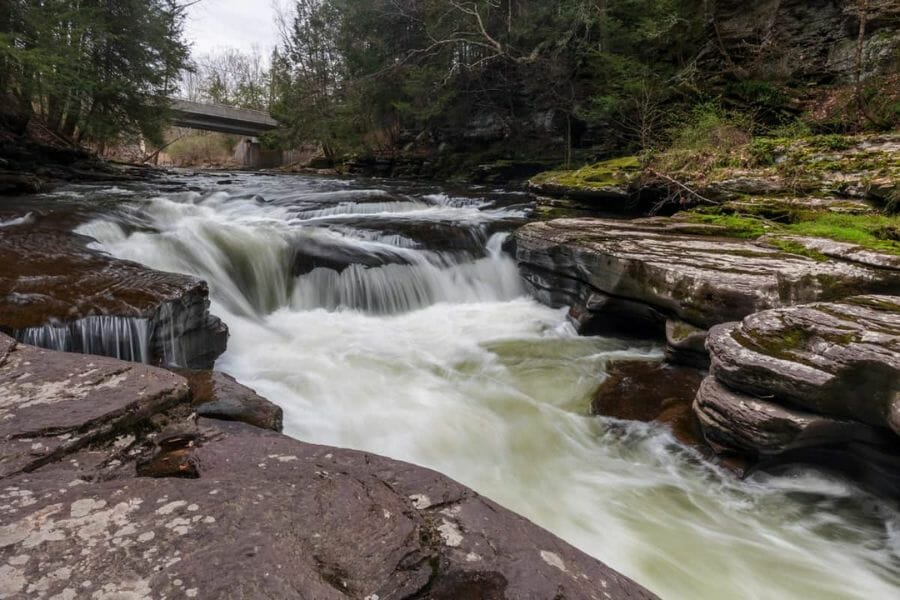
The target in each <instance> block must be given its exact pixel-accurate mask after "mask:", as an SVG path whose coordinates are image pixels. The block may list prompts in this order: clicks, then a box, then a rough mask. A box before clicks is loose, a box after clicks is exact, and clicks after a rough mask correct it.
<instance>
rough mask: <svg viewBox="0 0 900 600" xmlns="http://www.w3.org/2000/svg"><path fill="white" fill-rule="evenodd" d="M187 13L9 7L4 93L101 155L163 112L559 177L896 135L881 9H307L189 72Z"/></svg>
mask: <svg viewBox="0 0 900 600" xmlns="http://www.w3.org/2000/svg"><path fill="white" fill-rule="evenodd" d="M191 4H192V3H191V2H183V1H181V0H154V1H151V2H138V1H133V0H129V1H124V2H111V1H102V0H95V1H81V0H44V1H40V2H30V1H24V0H18V1H12V2H6V3H4V4H3V7H2V8H0V23H3V24H4V26H3V30H2V32H0V61H2V66H3V68H2V70H0V90H2V92H3V94H4V97H6V98H7V99H8V102H7V104H14V105H15V106H17V107H18V110H19V111H20V112H25V113H28V114H29V115H30V114H34V115H36V116H38V117H40V119H41V120H42V122H43V123H46V126H47V127H48V128H49V129H50V130H51V131H53V132H55V133H56V134H58V135H60V136H62V137H64V138H67V139H74V140H76V141H84V142H93V143H95V144H96V143H103V144H105V143H108V142H112V141H114V140H116V139H120V138H121V136H123V135H124V136H132V137H133V136H134V135H135V134H142V135H143V136H144V137H145V138H146V139H150V140H154V141H161V140H162V124H163V123H164V117H165V108H166V107H165V104H166V102H165V98H166V97H167V96H183V97H187V98H191V99H199V100H204V101H207V102H213V103H220V104H229V105H233V106H238V107H244V108H253V109H258V110H268V111H270V112H271V113H272V114H273V116H275V117H276V118H277V119H278V120H279V121H280V122H281V123H282V124H283V125H284V127H283V128H282V129H281V130H280V131H279V132H278V133H277V134H276V135H273V136H271V137H270V138H269V139H267V140H266V142H267V143H268V144H269V145H272V146H276V147H284V148H289V147H292V146H295V145H298V144H310V143H312V144H318V145H319V146H320V148H321V149H322V152H323V153H324V154H325V155H326V156H327V157H328V158H329V159H332V160H339V159H341V158H342V157H346V156H348V155H358V154H375V155H388V156H396V155H399V154H404V153H405V154H413V155H414V154H417V153H419V154H421V153H423V152H426V153H427V152H431V151H433V150H434V149H437V148H444V149H445V150H448V151H449V152H456V153H467V154H472V153H476V154H478V158H485V157H486V158H488V159H493V158H498V159H499V158H507V159H528V158H532V159H542V160H546V161H549V162H551V163H557V164H563V163H565V164H566V165H568V164H570V163H572V162H573V160H574V161H576V162H579V163H583V162H587V161H589V160H591V159H596V158H600V157H604V156H613V155H622V154H631V153H635V152H650V151H654V150H658V149H660V148H664V147H668V146H671V145H672V144H673V143H676V142H677V141H678V140H679V139H682V140H683V138H684V137H685V136H688V137H690V136H691V135H693V133H695V132H697V131H698V130H704V129H715V130H717V131H718V130H721V131H725V132H726V134H727V135H726V137H727V136H728V135H731V136H733V135H737V136H738V137H742V136H750V135H754V134H759V133H774V134H776V135H782V136H783V135H798V134H804V133H848V132H855V131H862V130H875V131H878V130H890V129H892V128H895V127H896V125H897V122H898V115H900V92H897V89H898V88H900V86H898V68H897V65H898V57H897V53H896V50H893V49H892V47H891V46H890V44H889V43H887V42H884V43H881V44H880V45H879V41H878V38H877V36H872V35H871V34H872V30H873V27H883V26H884V24H885V22H888V23H896V21H897V19H898V18H900V11H898V9H896V6H895V5H894V3H893V2H890V1H889V0H857V1H854V2H846V3H838V4H839V5H840V4H843V5H844V6H843V7H841V8H838V9H833V8H832V9H831V11H832V12H834V11H835V10H837V11H838V13H837V14H827V13H828V11H827V10H826V9H825V8H822V10H819V11H816V10H813V9H809V11H808V12H809V14H805V13H804V12H803V10H806V9H803V8H802V7H801V8H800V9H797V10H799V11H800V12H799V13H798V14H799V17H798V16H797V15H795V19H796V20H798V22H786V23H785V22H776V21H775V20H772V21H771V22H768V23H765V22H763V23H760V22H759V19H758V16H759V15H755V14H754V13H753V11H747V14H746V16H745V17H744V16H742V13H741V11H742V10H743V9H742V8H741V3H738V2H733V1H728V0H718V1H714V0H554V1H538V0H477V1H460V0H373V1H371V2H357V1H355V0H298V1H296V2H292V3H287V4H286V5H283V6H282V9H281V10H280V12H279V14H278V17H277V19H278V31H279V36H278V37H279V39H277V40H271V41H270V42H271V44H270V46H271V47H273V48H274V50H273V51H272V52H271V55H269V54H268V53H263V52H261V51H259V50H256V51H253V52H249V53H247V52H241V51H238V50H223V51H222V52H220V53H218V54H214V55H206V56H199V57H194V58H193V59H190V58H189V54H188V51H189V49H188V46H187V45H186V42H185V40H184V39H183V21H184V14H185V10H186V8H187V7H189V6H190V5H191ZM763 4H765V3H763ZM794 4H800V5H802V4H803V3H794ZM825 4H828V3H825ZM754 10H757V9H754ZM759 10H762V9H759ZM797 10H795V11H794V12H795V13H797ZM803 17H806V18H808V19H809V21H808V22H806V21H804V20H799V19H800V18H803ZM743 21H746V22H747V23H750V25H749V26H748V25H747V23H744V22H743ZM873 24H874V25H873ZM835 27H839V28H841V29H842V30H843V31H841V32H835V31H834V28H835ZM867 27H868V31H867ZM838 33H840V35H841V37H843V38H844V41H847V40H849V41H848V42H847V43H846V44H844V45H845V46H846V47H837V46H835V47H831V46H829V44H833V42H832V40H833V39H835V38H836V36H837V35H838ZM829 36H830V37H829ZM841 43H843V42H841ZM482 155H483V156H482Z"/></svg>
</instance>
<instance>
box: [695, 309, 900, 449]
mask: <svg viewBox="0 0 900 600" xmlns="http://www.w3.org/2000/svg"><path fill="white" fill-rule="evenodd" d="M707 346H708V348H709V351H710V355H711V359H712V367H711V374H712V375H713V376H715V378H716V379H717V380H718V381H719V382H721V383H724V384H725V385H727V386H728V387H730V388H731V389H733V390H736V391H739V392H742V393H744V394H749V395H752V396H757V397H760V398H773V399H775V401H777V402H779V403H781V404H789V405H793V406H796V407H800V408H802V409H804V410H807V411H810V412H813V413H815V414H820V415H827V416H830V417H835V418H838V419H852V420H855V421H859V422H862V423H867V424H869V425H874V426H877V427H886V428H889V429H892V430H893V431H894V432H895V433H898V434H900V298H897V297H890V296H857V297H852V298H848V299H846V300H844V301H842V302H830V303H816V304H810V305H804V306H795V307H790V308H782V309H775V310H768V311H763V312H760V313H756V314H753V315H750V316H749V317H747V318H746V319H744V320H743V321H742V322H741V323H729V324H723V325H719V326H717V327H714V328H713V329H712V330H711V331H710V335H709V340H708V342H707Z"/></svg>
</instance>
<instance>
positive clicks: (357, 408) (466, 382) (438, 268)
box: [0, 174, 900, 600]
mask: <svg viewBox="0 0 900 600" xmlns="http://www.w3.org/2000/svg"><path fill="white" fill-rule="evenodd" d="M45 201H46V202H62V201H64V202H70V203H76V204H81V205H85V206H102V210H99V211H95V212H98V213H99V214H96V215H94V216H93V217H91V218H89V219H88V220H87V222H84V223H81V224H80V225H78V228H77V230H78V231H79V232H80V233H83V234H85V235H88V236H91V237H93V238H94V239H95V240H97V242H96V246H97V247H98V248H100V249H102V250H104V251H106V252H109V253H111V254H113V255H115V256H117V257H120V258H126V259H131V260H135V261H138V262H140V263H143V264H145V265H148V266H150V267H153V268H156V269H161V270H168V271H175V272H181V273H186V274H193V275H197V276H199V277H202V278H203V279H205V280H206V281H207V282H208V283H209V285H210V289H211V295H212V298H213V306H212V312H213V313H214V314H215V315H217V316H219V317H221V318H222V319H223V320H224V321H225V322H226V323H227V325H228V327H229V329H230V331H231V338H230V340H229V343H228V351H227V352H226V354H225V355H223V356H222V357H221V358H220V359H219V361H218V363H217V368H218V369H220V370H223V371H225V372H227V373H229V374H231V375H233V376H234V377H236V378H237V379H238V380H239V381H241V382H242V383H244V384H246V385H249V386H250V387H252V388H254V389H256V390H257V391H258V392H259V393H261V394H262V395H264V396H266V397H267V398H269V399H271V400H272V401H273V402H275V403H277V404H279V405H280V406H281V407H282V408H283V409H284V412H285V433H287V434H289V435H291V436H294V437H297V438H299V439H302V440H304V441H308V442H313V443H320V444H327V445H333V446H340V447H348V448H355V449H361V450H366V451H371V452H375V453H378V454H383V455H387V456H389V457H392V458H396V459H401V460H405V461H409V462H412V463H416V464H419V465H424V466H427V467H430V468H433V469H435V470H437V471H440V472H442V473H444V474H447V475H449V476H451V477H453V478H455V479H457V480H458V481H460V482H462V483H463V484H465V485H467V486H470V487H472V488H473V489H475V490H476V491H478V492H480V493H482V494H484V495H486V496H488V497H490V498H492V499H494V500H495V501H497V502H499V503H500V504H503V505H504V506H506V507H508V508H510V509H512V510H514V511H516V512H518V513H520V514H522V515H524V516H526V517H528V518H529V519H531V520H533V521H534V522H536V523H538V524H539V525H541V526H543V527H545V528H547V529H549V530H550V531H552V532H554V533H555V534H557V535H559V536H560V537H562V538H563V539H565V540H566V541H568V542H570V543H572V544H574V545H575V546H577V547H579V548H581V549H582V550H584V551H586V552H587V553H589V554H591V555H593V556H595V557H597V558H598V559H600V560H602V561H604V562H605V563H607V564H608V565H610V566H611V567H613V568H614V569H617V570H619V571H621V572H622V573H624V574H626V575H628V576H630V577H632V578H634V579H635V580H636V581H638V582H640V583H641V584H642V585H644V586H646V587H648V588H649V589H651V590H653V591H654V592H656V593H658V594H659V595H661V596H662V597H664V598H674V599H678V598H681V599H685V600H695V599H701V598H710V599H720V598H748V599H749V598H759V599H766V600H768V599H776V598H786V599H787V598H817V599H831V598H834V599H843V598H861V599H862V598H866V599H871V598H889V597H894V596H895V595H896V594H897V593H898V589H900V513H898V512H897V511H896V509H895V507H891V506H889V505H888V504H887V503H886V502H884V501H881V500H879V499H877V498H875V497H873V496H870V495H868V494H866V493H864V492H862V491H860V490H859V489H857V488H856V487H855V486H853V485H852V484H850V483H848V482H846V481H844V480H842V479H839V478H836V477H834V476H831V475H827V474H824V473H821V472H817V471H813V470H808V469H797V470H795V471H793V472H791V473H788V474H783V475H779V476H777V477H776V476H770V475H764V474H757V475H754V476H752V477H749V478H747V479H745V480H739V479H737V478H736V477H735V476H734V475H733V474H732V473H730V472H728V471H726V470H723V469H721V468H719V467H718V466H716V465H715V464H712V463H710V462H708V461H706V460H704V459H703V458H702V457H701V456H700V455H699V454H698V453H697V452H696V451H695V450H693V449H691V448H689V447H687V446H684V445H682V444H680V443H679V442H678V441H676V440H675V439H674V438H673V436H672V435H671V433H670V431H669V430H668V429H667V428H666V427H665V426H662V425H656V424H646V423H636V422H624V421H618V420H615V419H611V418H604V417H595V416H591V415H590V399H591V396H592V394H593V392H594V391H595V389H596V388H597V386H598V385H599V384H600V383H601V382H602V381H603V379H604V377H605V369H606V365H607V364H608V363H609V361H612V360H617V359H629V360H647V361H655V360H660V359H661V358H662V356H663V353H662V348H661V347H659V346H655V345H653V344H650V343H645V342H635V341H629V340H621V339H614V338H603V337H579V336H578V335H577V334H576V333H575V331H574V330H573V329H572V328H571V326H570V325H569V324H568V323H567V320H566V314H565V311H564V310H555V309H550V308H547V307H545V306H542V305H540V304H539V303H537V302H536V301H534V300H532V299H530V298H528V297H527V296H526V294H525V292H524V289H523V287H522V285H521V282H520V281H519V277H518V273H517V269H516V265H515V262H514V261H513V260H512V258H511V257H510V256H509V255H508V254H507V253H506V252H505V251H504V244H505V242H507V241H508V235H509V232H510V231H512V230H513V229H514V228H515V227H516V226H518V225H520V224H522V223H524V222H525V221H526V220H527V219H528V218H529V198H528V197H527V196H525V195H523V194H520V193H518V192H510V191H506V190H495V189H490V188H477V187H462V188H452V187H441V186H436V185H427V184H401V183H397V182H388V181H374V180H340V179H328V178H314V177H300V176H288V175H284V176H269V175H249V174H232V175H227V176H225V175H222V174H215V175H211V174H208V175H184V176H179V177H175V178H173V179H172V180H171V181H168V182H165V183H164V184H162V183H161V184H147V185H141V186H135V187H130V188H127V187H116V188H109V187H108V186H106V187H103V186H96V187H89V186H80V187H73V188H68V189H64V190H61V191H60V192H57V193H56V194H54V195H51V196H48V197H46V198H45ZM0 235H2V230H0Z"/></svg>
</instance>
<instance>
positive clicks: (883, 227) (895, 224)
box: [682, 207, 900, 260]
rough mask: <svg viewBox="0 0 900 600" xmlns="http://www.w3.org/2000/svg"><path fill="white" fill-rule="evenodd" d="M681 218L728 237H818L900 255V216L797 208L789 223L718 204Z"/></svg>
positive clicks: (793, 247)
mask: <svg viewBox="0 0 900 600" xmlns="http://www.w3.org/2000/svg"><path fill="white" fill-rule="evenodd" d="M682 218H683V219H686V220H688V221H691V222H695V223H705V224H708V225H718V226H720V227H722V228H723V231H722V235H726V236H729V237H736V238H743V239H755V238H758V237H760V236H761V235H763V234H765V233H773V234H784V235H795V236H801V237H818V238H825V239H829V240H835V241H838V242H847V243H850V244H855V245H857V246H861V247H863V248H867V249H869V250H874V251H876V252H882V253H885V254H894V255H900V241H897V240H896V239H894V232H896V231H900V215H884V214H878V213H868V214H847V213H835V212H831V211H827V210H805V211H801V210H798V211H795V212H793V213H792V214H791V218H790V220H789V221H788V222H782V223H775V222H772V221H768V220H766V219H763V218H760V217H758V216H756V215H752V214H743V213H736V212H724V210H723V209H722V208H721V207H715V208H706V209H695V210H693V211H691V212H687V213H682ZM775 245H776V246H777V247H779V248H781V249H782V250H784V251H785V252H790V253H792V254H801V255H803V256H807V257H809V258H813V259H815V260H826V258H825V257H824V256H823V255H822V254H820V253H818V252H815V251H811V250H808V249H805V248H803V247H802V246H800V245H799V244H796V243H791V242H777V241H776V242H775Z"/></svg>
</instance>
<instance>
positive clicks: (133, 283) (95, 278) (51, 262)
mask: <svg viewBox="0 0 900 600" xmlns="http://www.w3.org/2000/svg"><path fill="white" fill-rule="evenodd" d="M35 220H37V223H35V222H34V221H35ZM27 225H28V226H27V227H25V226H10V227H5V228H4V229H3V235H2V236H0V265H2V266H0V331H4V332H6V333H8V334H11V335H13V336H15V337H16V338H18V339H20V340H23V341H27V342H28V343H31V344H34V345H38V346H42V347H47V348H52V349H56V350H65V351H72V352H86V353H91V354H101V355H107V356H115V357H119V358H123V359H126V360H134V361H139V362H148V363H154V364H165V365H173V366H182V367H191V368H209V367H211V366H212V364H213V362H214V361H215V359H216V358H217V357H218V356H219V355H220V354H221V353H222V352H224V350H225V345H226V342H227V339H228V330H227V328H226V327H225V325H224V323H222V322H221V321H220V320H219V319H217V318H216V317H213V316H211V315H210V314H209V289H208V288H207V285H206V283H205V282H203V281H201V280H199V279H196V278H193V277H189V276H185V275H178V274H173V273H162V272H159V271H154V270H152V269H148V268H147V267H144V266H141V265H139V264H137V263H132V262H129V261H123V260H118V259H115V258H113V257H111V256H108V255H106V254H102V253H100V252H97V251H95V250H91V249H89V248H87V243H88V242H89V241H90V240H89V239H88V238H84V237H81V236H78V235H75V234H72V233H69V232H68V231H62V230H60V229H59V228H58V227H56V226H53V227H47V228H45V227H43V226H42V223H41V220H40V218H37V219H35V218H32V219H31V220H30V221H29V222H28V224H27Z"/></svg>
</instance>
